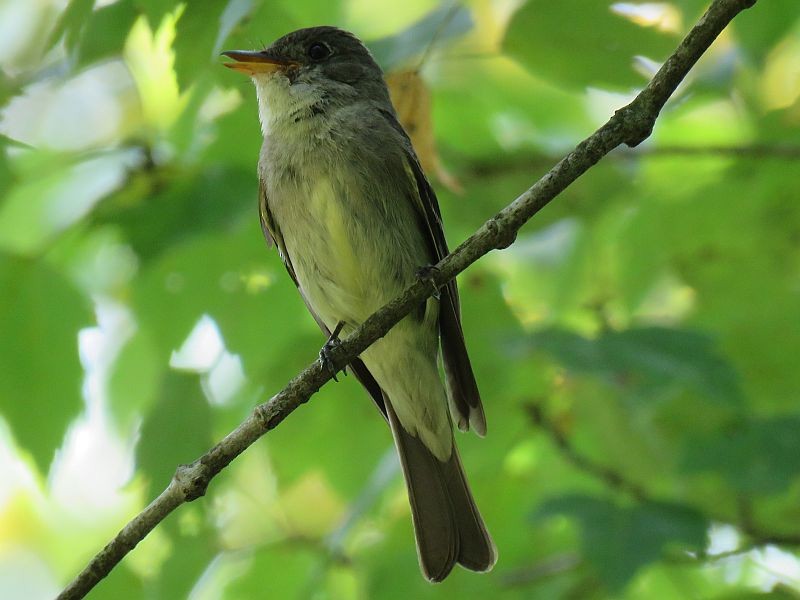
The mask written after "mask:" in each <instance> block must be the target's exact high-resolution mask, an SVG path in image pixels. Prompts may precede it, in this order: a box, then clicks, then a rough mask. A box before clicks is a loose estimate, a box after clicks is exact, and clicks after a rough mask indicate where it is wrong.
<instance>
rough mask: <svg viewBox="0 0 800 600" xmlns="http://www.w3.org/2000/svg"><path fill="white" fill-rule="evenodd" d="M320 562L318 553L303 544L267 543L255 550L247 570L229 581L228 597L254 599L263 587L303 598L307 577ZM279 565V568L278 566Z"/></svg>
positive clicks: (291, 596)
mask: <svg viewBox="0 0 800 600" xmlns="http://www.w3.org/2000/svg"><path fill="white" fill-rule="evenodd" d="M319 562H320V558H319V555H318V554H317V553H315V552H314V551H313V550H310V549H308V548H304V547H302V546H299V545H298V546H292V545H290V544H288V543H287V544H286V545H285V546H267V547H265V548H261V549H259V550H257V551H256V552H254V553H253V558H252V562H251V563H250V566H249V568H248V569H247V571H246V572H245V573H244V574H243V575H241V576H239V577H236V578H235V579H233V580H232V581H231V582H228V584H227V587H226V590H225V598H226V599H227V600H251V599H252V598H260V597H262V596H263V595H264V590H265V589H266V588H269V589H271V590H276V591H278V590H279V591H280V595H281V597H283V598H301V597H303V594H302V592H304V591H307V590H308V588H307V583H306V582H307V581H308V580H309V577H310V576H311V574H312V573H313V572H314V567H315V566H317V565H318V564H319ZM278 565H280V566H279V568H276V567H278Z"/></svg>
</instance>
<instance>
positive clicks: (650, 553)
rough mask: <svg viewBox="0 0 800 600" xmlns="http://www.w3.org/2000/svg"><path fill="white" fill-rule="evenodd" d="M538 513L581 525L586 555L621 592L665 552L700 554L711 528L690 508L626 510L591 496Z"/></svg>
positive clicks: (652, 504) (558, 501)
mask: <svg viewBox="0 0 800 600" xmlns="http://www.w3.org/2000/svg"><path fill="white" fill-rule="evenodd" d="M537 514H538V515H539V516H551V515H554V514H565V515H567V516H569V517H571V518H573V519H575V520H576V521H578V523H579V525H580V530H581V548H582V551H583V554H584V556H585V557H586V559H587V560H589V561H590V562H591V563H592V564H593V565H594V566H595V568H596V569H597V572H598V575H600V577H601V578H602V579H603V580H604V581H605V582H606V583H607V584H608V586H609V587H610V588H611V589H612V590H617V591H618V590H620V589H622V588H623V587H624V586H625V584H626V583H627V582H628V581H630V579H631V578H632V577H633V576H634V575H635V574H636V572H637V571H638V570H639V569H641V568H642V567H644V566H646V565H647V564H649V563H652V562H656V561H658V560H659V559H661V558H662V557H663V556H664V552H665V551H666V550H669V549H672V548H681V549H683V550H695V551H697V550H701V549H702V548H703V547H704V546H705V543H706V531H707V529H708V526H709V523H708V522H707V521H706V519H705V518H704V517H703V516H702V515H700V514H699V513H697V512H695V511H694V510H692V509H690V508H687V507H685V506H680V505H677V504H667V503H657V502H646V503H643V504H639V505H636V506H631V507H627V506H618V505H616V504H613V503H611V502H609V501H607V500H602V499H599V498H592V497H589V496H565V497H562V498H556V499H554V500H550V501H549V502H546V503H545V504H544V505H543V506H542V507H541V508H540V509H539V511H538V512H537Z"/></svg>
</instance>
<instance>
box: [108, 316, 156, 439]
mask: <svg viewBox="0 0 800 600" xmlns="http://www.w3.org/2000/svg"><path fill="white" fill-rule="evenodd" d="M166 369H167V362H166V360H159V353H158V348H157V346H156V343H155V342H154V341H153V336H152V334H150V333H149V332H148V331H146V330H142V329H139V331H137V332H136V333H135V334H134V335H133V337H132V338H131V339H130V340H128V341H127V343H126V344H125V346H123V347H122V350H121V351H120V353H119V355H118V356H117V359H116V360H115V361H114V365H113V366H112V367H111V373H110V375H109V381H108V396H109V402H110V405H111V406H110V407H111V412H112V414H113V415H114V417H115V418H116V419H117V422H118V424H120V425H121V426H123V427H126V426H128V425H130V424H131V423H133V422H134V421H135V420H136V419H137V418H138V417H139V416H141V415H142V414H146V413H147V412H148V410H149V408H150V407H151V406H152V404H153V402H154V401H155V400H156V397H157V395H158V392H159V388H160V386H161V383H162V378H163V376H164V371H165V370H166Z"/></svg>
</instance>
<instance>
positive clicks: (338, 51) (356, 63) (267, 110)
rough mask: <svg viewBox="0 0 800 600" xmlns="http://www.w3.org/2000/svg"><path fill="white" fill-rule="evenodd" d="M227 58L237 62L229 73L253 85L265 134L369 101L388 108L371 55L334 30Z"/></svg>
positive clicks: (308, 32)
mask: <svg viewBox="0 0 800 600" xmlns="http://www.w3.org/2000/svg"><path fill="white" fill-rule="evenodd" d="M223 55H225V56H227V57H228V58H232V59H233V60H234V61H235V62H229V63H226V64H225V66H226V67H229V68H231V69H233V70H235V71H239V72H241V73H244V74H246V75H249V76H250V77H251V79H252V80H253V82H254V83H255V86H256V92H257V94H258V99H259V112H260V116H261V121H262V128H264V130H265V133H266V129H267V128H268V127H269V123H270V120H271V119H274V118H276V117H277V118H284V117H291V118H293V119H294V118H296V117H303V116H306V115H307V114H309V113H310V114H319V113H320V112H324V111H325V110H327V108H329V107H330V106H343V105H347V104H351V103H355V102H359V101H365V100H366V101H373V102H379V103H389V96H388V92H387V90H386V84H385V82H384V79H383V72H382V71H381V68H380V67H379V66H378V64H377V63H376V62H375V60H374V59H373V58H372V55H371V54H370V53H369V50H367V48H366V47H365V46H364V44H362V43H361V41H360V40H359V39H358V38H357V37H356V36H354V35H353V34H352V33H349V32H347V31H343V30H341V29H338V28H336V27H327V26H325V27H311V28H308V29H299V30H297V31H293V32H292V33H289V34H287V35H285V36H283V37H282V38H280V39H278V40H276V41H275V42H273V43H272V45H270V46H269V47H267V48H265V49H264V50H260V51H246V50H232V51H228V52H223ZM265 119H266V121H265Z"/></svg>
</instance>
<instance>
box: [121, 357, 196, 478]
mask: <svg viewBox="0 0 800 600" xmlns="http://www.w3.org/2000/svg"><path fill="white" fill-rule="evenodd" d="M210 447H211V409H210V407H209V405H208V402H207V401H206V399H205V396H204V395H203V391H202V389H201V388H200V379H199V377H198V376H197V374H194V373H180V372H176V371H168V372H167V374H166V376H165V377H164V381H163V383H162V386H161V390H160V397H159V399H158V401H157V403H156V404H155V405H154V406H153V408H152V410H151V411H150V414H149V415H148V417H147V418H146V419H145V421H144V424H143V425H142V434H141V437H140V438H139V443H138V445H137V446H136V462H137V465H138V468H139V469H140V470H141V471H142V472H144V473H145V474H146V475H147V476H148V478H149V480H150V486H151V488H152V489H156V490H160V489H162V488H164V487H166V486H167V484H169V482H170V479H171V478H172V476H173V475H174V474H175V469H176V468H177V467H178V465H182V464H187V463H190V462H192V461H193V460H194V459H196V458H197V457H198V456H200V455H201V454H202V453H203V452H205V451H206V450H208V449H209V448H210Z"/></svg>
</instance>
